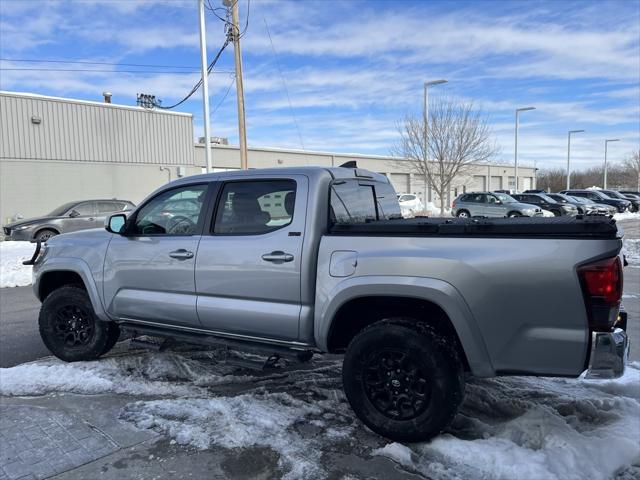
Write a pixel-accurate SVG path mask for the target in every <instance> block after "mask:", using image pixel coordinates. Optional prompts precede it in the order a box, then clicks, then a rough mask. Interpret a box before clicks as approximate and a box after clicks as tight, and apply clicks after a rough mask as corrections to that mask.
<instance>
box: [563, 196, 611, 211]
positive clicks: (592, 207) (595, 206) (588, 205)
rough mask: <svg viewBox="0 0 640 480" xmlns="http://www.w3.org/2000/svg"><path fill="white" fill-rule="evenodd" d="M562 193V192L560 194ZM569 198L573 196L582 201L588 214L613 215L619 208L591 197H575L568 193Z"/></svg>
mask: <svg viewBox="0 0 640 480" xmlns="http://www.w3.org/2000/svg"><path fill="white" fill-rule="evenodd" d="M558 195H562V194H558ZM566 196H567V197H569V198H572V199H574V200H576V201H578V202H580V203H581V204H582V205H583V206H584V208H585V214H586V215H610V216H613V215H615V214H616V213H617V212H618V209H617V208H616V207H614V206H612V205H607V204H605V203H596V202H594V201H593V200H591V199H590V198H586V197H574V196H571V195H566Z"/></svg>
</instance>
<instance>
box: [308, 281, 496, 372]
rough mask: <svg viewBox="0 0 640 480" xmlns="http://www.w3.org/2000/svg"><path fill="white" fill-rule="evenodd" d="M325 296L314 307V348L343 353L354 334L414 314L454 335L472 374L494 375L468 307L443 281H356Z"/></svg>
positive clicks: (348, 282) (481, 338) (450, 286)
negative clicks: (390, 318) (325, 301)
mask: <svg viewBox="0 0 640 480" xmlns="http://www.w3.org/2000/svg"><path fill="white" fill-rule="evenodd" d="M327 298H329V299H331V300H330V301H328V302H327V304H326V305H324V307H321V309H320V310H318V307H316V319H319V321H316V324H315V337H316V344H317V345H318V346H319V347H320V348H321V349H322V350H323V351H327V352H340V351H342V350H343V349H344V348H346V346H347V345H348V342H349V341H350V340H351V339H352V338H353V337H354V336H355V335H356V334H357V333H358V332H359V331H361V330H362V329H363V328H365V327H367V326H368V325H371V324H372V323H374V322H376V321H378V320H382V319H383V318H384V317H387V318H388V317H390V316H393V317H399V316H413V317H414V318H415V317H418V320H422V319H424V320H426V321H427V323H429V324H430V325H433V326H434V327H436V328H438V329H441V330H442V331H443V333H448V334H450V335H454V336H455V340H456V341H457V342H458V344H459V346H460V349H461V354H462V356H463V357H464V359H465V362H466V365H467V366H468V368H469V370H470V371H471V372H472V373H473V374H474V375H477V376H483V377H484V376H493V375H494V374H495V371H494V369H493V366H492V364H491V361H490V358H489V355H488V352H487V349H486V346H485V343H484V339H483V337H482V335H481V332H480V330H479V328H478V326H477V324H476V322H475V319H474V318H473V315H472V313H471V311H470V309H469V307H468V306H467V304H466V302H465V301H464V299H463V297H462V295H461V294H460V293H459V292H458V291H457V290H456V289H455V287H453V285H451V284H449V283H447V282H444V281H442V280H438V279H430V278H416V277H374V276H368V277H356V278H352V279H348V280H346V281H344V282H342V283H341V284H339V285H338V286H337V287H336V289H334V290H333V291H332V292H331V293H329V294H328V295H327ZM356 313H357V314H358V315H362V317H364V319H362V318H358V315H355V314H356ZM354 317H356V319H355V320H353V318H354Z"/></svg>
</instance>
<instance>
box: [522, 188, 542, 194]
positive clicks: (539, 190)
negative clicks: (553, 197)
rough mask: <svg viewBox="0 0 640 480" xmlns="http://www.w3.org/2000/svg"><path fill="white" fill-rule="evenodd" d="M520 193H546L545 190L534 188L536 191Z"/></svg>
mask: <svg viewBox="0 0 640 480" xmlns="http://www.w3.org/2000/svg"><path fill="white" fill-rule="evenodd" d="M522 193H547V191H546V190H542V189H540V188H536V189H533V190H525V191H524V192H522Z"/></svg>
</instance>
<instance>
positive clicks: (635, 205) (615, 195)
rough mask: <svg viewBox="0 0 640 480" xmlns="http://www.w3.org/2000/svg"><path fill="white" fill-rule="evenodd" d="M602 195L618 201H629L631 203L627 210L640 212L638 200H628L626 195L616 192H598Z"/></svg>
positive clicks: (639, 200) (639, 201)
mask: <svg viewBox="0 0 640 480" xmlns="http://www.w3.org/2000/svg"><path fill="white" fill-rule="evenodd" d="M600 191H601V192H602V193H604V194H605V195H607V196H608V197H611V198H617V199H618V200H629V201H630V202H631V206H630V207H629V210H630V211H632V212H637V211H638V210H640V199H638V198H629V197H628V196H627V195H625V194H623V193H621V192H616V191H615V190H600Z"/></svg>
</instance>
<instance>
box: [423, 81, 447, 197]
mask: <svg viewBox="0 0 640 480" xmlns="http://www.w3.org/2000/svg"><path fill="white" fill-rule="evenodd" d="M443 83H447V80H444V79H440V80H431V81H430V82H424V109H423V110H422V114H423V115H424V119H423V121H424V162H425V166H424V192H423V195H424V197H423V198H424V203H425V208H426V204H427V183H428V179H427V165H426V163H427V162H428V161H429V136H428V129H429V87H433V86H435V85H441V84H443ZM440 201H442V199H440Z"/></svg>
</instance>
